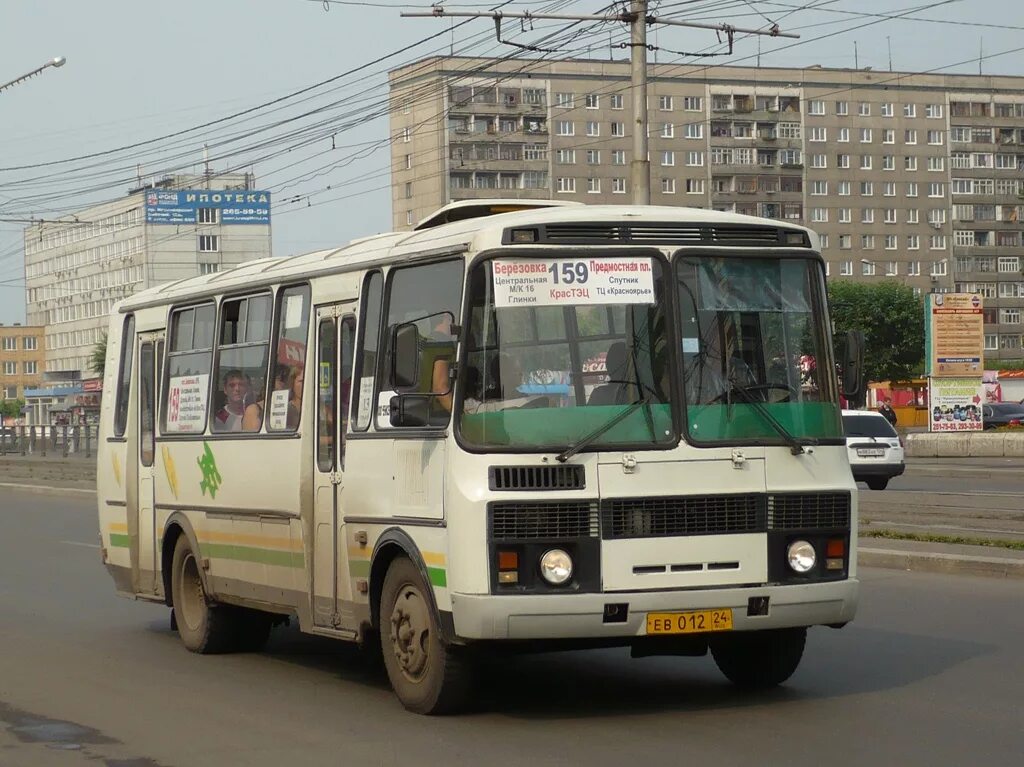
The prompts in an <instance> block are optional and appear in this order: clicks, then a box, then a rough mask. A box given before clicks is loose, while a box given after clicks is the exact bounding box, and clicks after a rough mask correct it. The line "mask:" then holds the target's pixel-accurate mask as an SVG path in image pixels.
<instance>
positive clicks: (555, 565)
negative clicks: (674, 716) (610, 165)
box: [98, 201, 858, 713]
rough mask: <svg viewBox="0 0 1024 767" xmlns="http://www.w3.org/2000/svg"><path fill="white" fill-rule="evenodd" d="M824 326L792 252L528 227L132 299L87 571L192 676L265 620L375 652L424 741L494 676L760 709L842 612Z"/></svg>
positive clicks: (515, 215) (514, 221)
mask: <svg viewBox="0 0 1024 767" xmlns="http://www.w3.org/2000/svg"><path fill="white" fill-rule="evenodd" d="M828 316H829V313H828V307H827V305H826V294H825V268H824V262H823V260H822V258H821V256H820V254H819V253H818V246H817V238H816V236H815V235H814V234H813V233H812V232H810V231H809V230H807V229H805V228H803V227H799V226H795V225H791V224H789V223H787V222H782V221H771V220H766V219H758V218H750V217H745V216H738V215H733V214H728V213H718V212H712V211H704V210H691V209H686V208H668V207H618V206H614V207H613V206H607V207H605V206H584V205H565V204H560V203H556V202H543V201H541V202H533V203H526V202H522V201H506V202H500V201H499V202H487V203H482V202H475V203H469V202H467V203H456V204H454V205H452V206H449V207H447V208H445V209H442V210H441V211H440V212H439V213H438V214H436V215H434V216H432V217H431V218H429V219H427V220H425V221H424V222H422V223H421V224H420V225H419V226H418V227H417V228H416V230H414V231H411V232H400V233H392V234H384V235H380V236H377V237H371V238H367V239H364V240H360V241H356V242H353V243H351V244H350V245H348V246H346V247H342V248H338V249H336V250H325V251H320V252H316V253H310V254H308V255H301V256H294V257H289V258H271V259H264V260H259V261H252V262H249V263H246V264H243V265H242V266H240V267H238V268H235V269H232V270H229V271H224V272H221V273H215V274H209V275H203V276H199V277H195V278H191V279H186V280H183V281H179V282H174V283H170V284H167V285H163V286H161V287H158V288H153V289H150V290H147V291H144V292H141V293H139V294H137V295H134V296H132V297H131V298H128V299H126V300H125V301H123V302H121V303H120V305H119V306H118V307H117V309H116V311H115V313H114V316H113V318H112V320H111V325H110V333H109V339H110V340H109V349H108V360H107V366H106V380H105V382H104V390H105V391H106V392H107V393H108V394H107V395H106V396H104V398H103V406H102V424H101V429H102V436H101V447H100V455H99V472H98V498H99V523H100V532H101V540H102V557H103V561H104V563H105V565H106V567H107V568H108V570H109V572H110V574H111V575H112V576H113V579H114V582H115V585H116V588H117V590H118V592H120V593H121V594H123V595H126V596H129V597H132V598H136V599H146V600H152V601H156V602H161V603H164V604H167V605H168V606H170V607H172V608H173V609H172V625H174V626H176V628H177V631H178V632H179V634H180V636H181V639H182V640H183V642H184V644H185V645H186V646H187V647H188V648H189V649H190V650H193V651H195V652H201V653H213V652H228V651H232V650H240V649H256V648H259V647H261V646H262V645H263V643H264V642H265V641H266V639H267V636H268V633H269V632H270V630H271V627H272V626H273V625H275V624H276V623H279V622H283V621H284V620H285V619H286V618H287V617H288V616H297V619H298V625H299V627H300V628H301V630H302V631H305V632H309V633H312V634H318V635H321V636H328V637H336V638H338V639H344V640H349V641H353V642H364V643H370V642H373V643H377V642H379V644H380V646H381V649H382V650H383V659H384V663H385V665H386V668H387V673H388V676H389V678H390V681H391V684H392V686H393V688H394V690H395V692H396V694H397V696H398V698H399V699H400V700H401V702H402V703H403V704H404V705H405V707H406V708H408V709H410V710H412V711H416V712H421V713H441V712H446V711H452V710H456V709H458V708H460V707H461V706H463V705H465V704H466V703H467V702H468V700H469V699H470V698H471V694H472V693H471V682H472V678H473V673H472V669H473V663H474V659H475V658H477V657H478V656H479V655H480V654H481V653H483V652H486V651H488V650H495V649H499V648H505V649H522V648H529V649H531V650H537V649H564V648H570V647H597V646H629V647H631V648H632V650H633V653H634V654H635V655H658V654H671V655H694V656H700V655H706V654H707V653H708V652H709V651H710V653H711V655H712V656H713V658H714V660H715V662H716V663H717V665H718V666H719V668H720V669H721V670H722V671H723V672H724V674H725V675H726V676H727V677H728V678H729V679H730V680H732V681H733V682H734V683H736V684H738V685H741V686H747V687H763V686H769V685H776V684H779V683H781V682H783V681H785V680H786V679H788V678H789V676H790V675H791V674H792V673H793V671H794V670H795V669H796V667H797V665H798V663H799V660H800V658H801V655H802V652H803V647H804V641H805V635H806V629H807V628H808V627H812V626H831V627H840V626H842V625H844V624H845V623H847V622H848V621H849V620H851V619H852V618H853V616H854V612H855V610H856V606H857V595H858V581H857V579H856V575H857V572H856V556H855V550H854V547H855V542H856V536H857V522H856V520H857V517H856V490H855V485H854V482H853V480H852V477H851V473H850V467H849V464H848V462H847V457H846V448H845V441H844V439H843V432H842V422H841V419H840V406H839V402H838V391H837V389H838V388H839V382H838V381H837V376H836V372H835V371H836V365H835V362H834V360H833V353H832V340H831V337H830V328H829V323H828Z"/></svg>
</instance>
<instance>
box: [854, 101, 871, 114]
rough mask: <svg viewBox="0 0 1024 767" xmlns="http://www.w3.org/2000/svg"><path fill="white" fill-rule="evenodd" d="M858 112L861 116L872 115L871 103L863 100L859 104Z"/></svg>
mask: <svg viewBox="0 0 1024 767" xmlns="http://www.w3.org/2000/svg"><path fill="white" fill-rule="evenodd" d="M857 114H858V115H860V116H861V117H870V116H871V104H869V103H868V102H866V101H862V102H860V103H859V104H858V105H857Z"/></svg>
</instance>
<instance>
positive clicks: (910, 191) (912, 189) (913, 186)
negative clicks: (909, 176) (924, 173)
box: [907, 181, 917, 197]
mask: <svg viewBox="0 0 1024 767" xmlns="http://www.w3.org/2000/svg"><path fill="white" fill-rule="evenodd" d="M907 197H917V182H916V181H911V182H909V183H908V184H907Z"/></svg>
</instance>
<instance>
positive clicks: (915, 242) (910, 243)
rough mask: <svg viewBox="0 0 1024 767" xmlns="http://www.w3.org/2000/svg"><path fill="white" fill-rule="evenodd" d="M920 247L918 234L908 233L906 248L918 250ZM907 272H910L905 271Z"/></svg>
mask: <svg viewBox="0 0 1024 767" xmlns="http://www.w3.org/2000/svg"><path fill="white" fill-rule="evenodd" d="M920 248H921V238H920V236H918V235H916V234H909V235H907V250H920ZM907 274H910V272H907ZM918 274H920V272H918Z"/></svg>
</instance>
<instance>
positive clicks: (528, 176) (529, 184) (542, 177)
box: [523, 170, 548, 189]
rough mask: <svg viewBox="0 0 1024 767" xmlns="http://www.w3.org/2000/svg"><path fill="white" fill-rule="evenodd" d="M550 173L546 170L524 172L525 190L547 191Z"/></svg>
mask: <svg viewBox="0 0 1024 767" xmlns="http://www.w3.org/2000/svg"><path fill="white" fill-rule="evenodd" d="M547 188H548V173H547V171H545V170H528V171H524V172H523V189H547Z"/></svg>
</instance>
